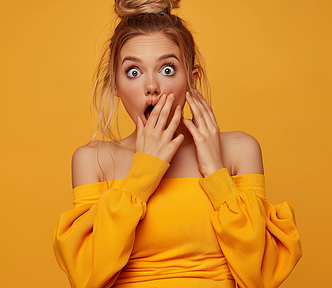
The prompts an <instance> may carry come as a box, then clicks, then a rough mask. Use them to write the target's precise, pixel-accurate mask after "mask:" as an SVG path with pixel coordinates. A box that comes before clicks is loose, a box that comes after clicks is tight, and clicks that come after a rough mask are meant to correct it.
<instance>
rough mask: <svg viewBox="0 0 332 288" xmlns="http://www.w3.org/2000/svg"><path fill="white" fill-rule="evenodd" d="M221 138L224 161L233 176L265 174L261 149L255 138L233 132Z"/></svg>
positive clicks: (222, 135) (239, 132)
mask: <svg viewBox="0 0 332 288" xmlns="http://www.w3.org/2000/svg"><path fill="white" fill-rule="evenodd" d="M220 137H221V149H222V157H223V161H224V164H225V166H226V168H227V169H228V170H229V171H230V173H231V175H240V174H264V170H263V161H262V153H261V148H260V145H259V143H258V141H257V140H256V139H255V138H254V137H253V136H251V135H249V134H247V133H244V132H241V131H232V132H222V133H221V134H220Z"/></svg>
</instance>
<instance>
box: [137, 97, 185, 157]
mask: <svg viewBox="0 0 332 288" xmlns="http://www.w3.org/2000/svg"><path fill="white" fill-rule="evenodd" d="M173 102H174V95H173V94H169V95H167V96H166V95H165V94H164V95H162V96H161V98H160V99H159V102H158V103H157V105H156V106H155V107H154V109H153V110H152V112H151V115H150V117H149V119H148V121H147V122H146V125H145V127H144V124H143V121H142V119H141V118H140V117H139V116H138V119H137V138H136V152H144V153H147V154H150V155H152V156H155V157H158V158H160V159H162V160H164V161H166V162H168V163H170V162H171V160H172V159H173V156H174V155H175V153H176V151H177V150H178V149H179V147H180V145H181V143H182V141H183V139H184V136H183V135H182V134H180V135H177V136H176V137H175V138H174V139H173V137H174V133H175V131H176V129H177V128H178V126H179V124H180V121H181V113H182V111H181V107H180V105H178V106H177V107H176V108H175V111H174V115H173V117H172V119H171V121H170V123H169V124H168V126H167V128H166V124H167V120H168V117H169V114H170V111H171V108H172V105H173Z"/></svg>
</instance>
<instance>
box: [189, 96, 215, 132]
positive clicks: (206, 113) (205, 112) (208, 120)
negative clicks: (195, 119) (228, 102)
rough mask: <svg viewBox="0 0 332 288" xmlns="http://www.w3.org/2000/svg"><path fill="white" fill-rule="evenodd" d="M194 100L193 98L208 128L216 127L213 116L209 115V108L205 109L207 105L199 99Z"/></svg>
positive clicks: (194, 98)
mask: <svg viewBox="0 0 332 288" xmlns="http://www.w3.org/2000/svg"><path fill="white" fill-rule="evenodd" d="M192 98H193V100H194V102H195V104H196V106H197V108H198V109H199V110H200V112H201V113H202V116H203V119H204V121H205V124H206V126H207V127H211V125H215V124H214V122H213V120H212V119H211V116H210V113H209V111H208V109H207V107H205V105H204V104H203V103H202V102H201V101H200V100H199V99H198V98H196V97H192ZM206 104H207V103H206Z"/></svg>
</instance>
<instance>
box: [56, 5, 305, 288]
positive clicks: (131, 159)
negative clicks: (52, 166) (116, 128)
mask: <svg viewBox="0 0 332 288" xmlns="http://www.w3.org/2000/svg"><path fill="white" fill-rule="evenodd" d="M178 3H179V0H177V1H175V0H173V1H171V0H154V1H152V0H150V1H149V0H133V1H130V0H122V1H121V0H118V1H115V8H116V11H117V13H118V15H119V16H120V18H121V22H120V23H119V24H118V26H117V28H116V29H115V32H114V35H113V36H112V38H111V42H110V45H109V48H108V50H107V51H106V53H105V54H104V60H105V61H104V62H102V63H103V64H101V65H100V69H99V74H98V76H97V88H96V90H95V106H96V107H97V109H98V111H99V114H98V115H99V118H98V127H99V129H100V131H101V132H102V135H103V137H104V138H108V139H110V140H112V139H113V137H112V135H111V133H110V123H111V122H112V119H113V116H114V115H113V112H112V111H114V106H113V103H114V98H115V97H120V98H121V101H122V102H123V104H124V107H125V108H126V111H127V112H128V114H129V116H130V117H131V119H132V120H133V121H134V122H135V124H136V129H135V131H134V133H133V134H131V135H130V136H128V137H127V138H125V139H122V140H120V141H92V142H90V143H88V144H87V145H85V146H83V147H80V148H78V149H77V151H76V152H75V153H74V155H73V167H72V170H73V187H74V198H75V199H74V205H75V208H74V209H73V210H70V211H68V212H65V213H63V214H62V215H61V217H60V219H59V221H58V224H57V227H56V230H55V234H54V250H55V254H56V257H57V260H58V263H59V265H60V267H61V268H62V269H63V270H64V271H65V272H66V273H67V275H68V278H69V280H70V283H71V286H72V287H93V288H96V287H118V288H120V287H121V288H126V287H128V288H134V287H172V286H173V287H226V288H234V287H236V286H237V287H250V288H251V287H252V288H258V287H278V286H279V285H280V284H281V283H282V281H283V280H284V279H285V278H286V277H287V276H288V274H289V273H290V272H291V271H292V269H293V268H294V266H295V264H296V263H297V261H298V260H299V258H300V257H301V246H300V242H299V237H298V233H297V229H296V226H295V222H294V216H293V210H292V208H291V206H290V205H289V204H288V203H286V202H285V203H283V204H281V205H278V206H272V205H271V204H269V203H268V202H267V200H266V198H265V193H264V176H263V166H262V159H261V152H260V147H259V144H258V143H257V141H256V140H255V139H254V138H253V137H251V136H249V135H247V134H245V133H242V132H222V133H220V129H219V127H218V124H217V121H216V119H215V117H214V114H213V111H212V109H211V108H210V106H209V105H208V103H207V102H206V101H205V100H204V98H203V97H202V96H201V94H200V93H199V92H198V91H197V90H196V88H198V87H199V86H200V85H199V84H201V83H202V81H203V80H204V79H203V78H204V73H203V70H202V67H201V66H200V64H199V62H198V54H197V53H198V52H197V51H196V47H195V44H194V41H193V37H192V35H191V33H190V32H189V31H188V29H187V28H186V26H185V25H184V22H183V21H182V20H181V19H180V18H179V17H177V16H174V15H172V14H171V10H172V8H176V7H177V6H178ZM105 63H106V65H104V64H105ZM185 102H188V104H189V106H190V108H191V111H192V115H193V120H189V119H183V117H182V109H183V107H184V104H185Z"/></svg>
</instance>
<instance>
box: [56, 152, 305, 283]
mask: <svg viewBox="0 0 332 288" xmlns="http://www.w3.org/2000/svg"><path fill="white" fill-rule="evenodd" d="M168 167H169V165H168V163H166V162H164V161H162V160H160V159H158V158H155V157H153V156H150V155H148V154H145V153H136V154H135V156H134V160H133V166H132V169H131V171H130V173H129V174H128V176H127V177H126V178H125V179H123V180H122V179H119V180H113V181H110V182H108V183H107V182H103V183H93V184H86V185H82V186H78V187H76V188H75V189H74V205H75V208H74V209H72V210H70V211H67V212H65V213H63V214H62V215H61V216H60V218H59V221H58V223H57V226H56V229H55V233H54V250H55V255H56V257H57V260H58V263H59V265H60V267H61V268H62V269H63V270H64V271H65V272H66V273H67V275H68V278H69V281H70V283H71V286H72V287H78V288H83V287H91V288H96V287H111V286H112V287H117V288H135V287H158V288H159V287H160V288H164V287H191V288H195V287H216V288H234V287H235V281H236V282H237V283H238V285H239V286H240V287H248V288H251V287H252V288H259V287H278V286H279V285H280V283H281V282H282V281H283V280H284V279H285V278H286V277H287V275H288V274H289V273H290V272H291V270H292V269H293V267H294V266H295V264H296V263H297V261H298V260H299V258H300V257H301V246H300V242H299V237H298V233H297V230H296V226H295V222H294V215H293V210H292V208H291V206H290V205H289V204H288V203H287V202H285V203H283V204H281V205H278V206H272V205H271V204H269V203H268V202H267V201H266V199H265V192H264V176H263V175H256V174H255V175H253V174H250V175H240V176H234V177H230V176H229V174H228V171H227V169H221V170H219V171H217V172H215V173H213V174H211V175H209V176H208V177H206V178H204V179H203V178H171V179H163V175H164V173H165V172H166V171H167V169H168ZM155 190H156V191H155ZM153 191H155V192H154V193H153ZM147 203H148V204H147ZM233 279H235V281H234V280H233Z"/></svg>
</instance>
